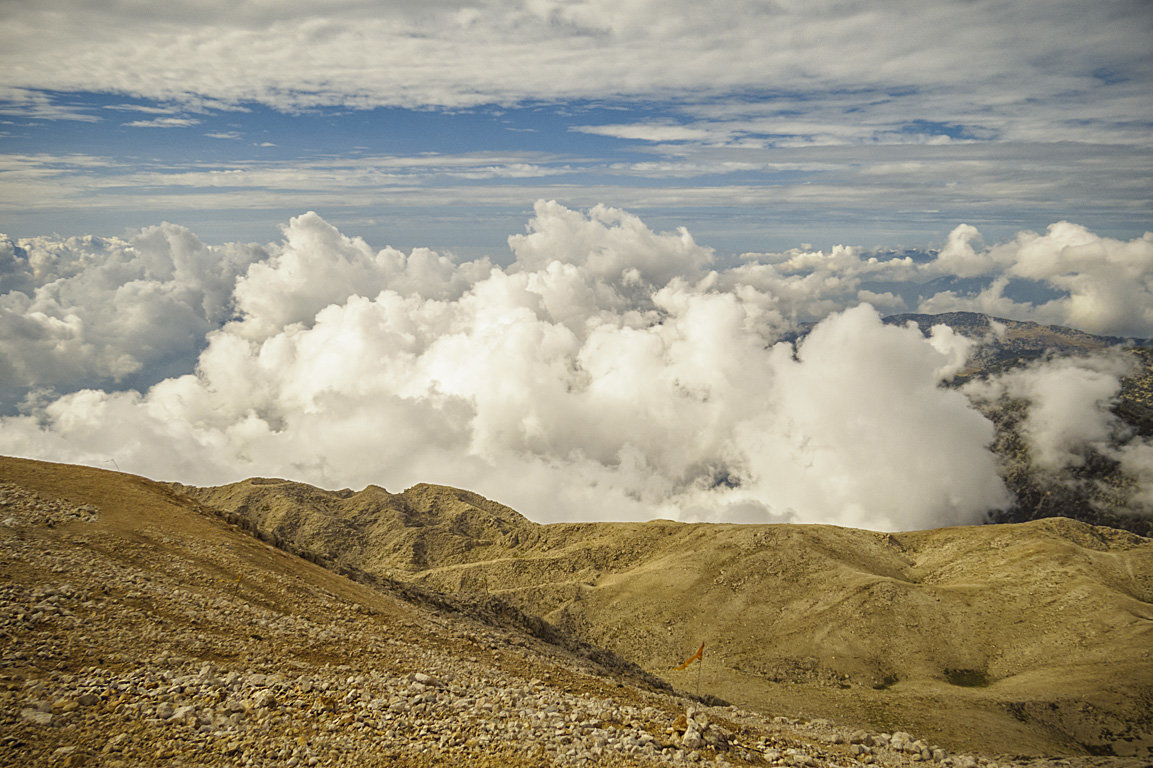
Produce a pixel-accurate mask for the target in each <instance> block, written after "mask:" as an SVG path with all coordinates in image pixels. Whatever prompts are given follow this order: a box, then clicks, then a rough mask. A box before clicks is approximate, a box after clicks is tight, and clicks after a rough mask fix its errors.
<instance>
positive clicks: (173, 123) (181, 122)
mask: <svg viewBox="0 0 1153 768" xmlns="http://www.w3.org/2000/svg"><path fill="white" fill-rule="evenodd" d="M123 125H124V126H126V127H128V128H187V127H189V126H192V125H200V121H199V120H197V119H196V118H194V117H154V118H152V119H151V120H133V121H132V122H130V123H123Z"/></svg>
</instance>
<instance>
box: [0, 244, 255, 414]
mask: <svg viewBox="0 0 1153 768" xmlns="http://www.w3.org/2000/svg"><path fill="white" fill-rule="evenodd" d="M263 257H264V252H263V251H262V250H260V249H259V248H254V247H245V246H239V245H229V246H224V247H219V248H210V247H208V246H205V245H204V244H203V243H201V242H200V240H198V239H197V238H196V236H195V235H193V234H192V233H191V232H189V231H188V230H187V229H184V228H182V227H177V226H174V225H171V224H162V225H160V226H157V227H150V228H148V229H145V230H142V231H140V232H139V233H137V234H136V235H135V236H134V237H133V238H132V239H131V240H123V239H120V238H99V237H83V238H68V239H63V240H62V239H56V238H49V237H36V238H24V239H20V240H18V241H15V242H13V241H12V240H11V239H8V238H3V239H0V290H2V291H3V293H2V294H0V359H3V360H4V363H5V364H4V365H2V366H0V392H2V397H0V403H2V404H3V406H4V407H11V405H12V398H14V397H17V398H18V397H20V396H22V393H23V392H25V391H27V390H29V389H49V390H56V391H60V392H68V391H73V390H75V389H79V388H82V387H86V386H98V385H103V384H109V383H116V382H120V383H124V382H131V383H132V384H134V385H136V386H142V385H143V386H146V385H148V384H151V383H153V382H155V381H157V380H159V379H161V378H163V377H164V376H167V375H171V373H172V372H174V371H179V370H191V368H192V365H193V364H194V362H195V359H196V355H197V352H198V351H199V350H200V349H201V348H202V347H203V345H204V336H205V334H206V333H208V332H209V331H211V330H212V329H214V328H217V327H219V326H220V325H221V324H222V323H223V322H224V321H225V320H226V319H227V318H228V316H229V313H230V312H231V305H232V298H231V297H232V292H233V289H234V284H235V280H236V277H237V275H238V274H239V273H240V272H242V271H243V270H244V269H245V268H247V266H248V264H249V263H251V262H252V261H254V260H256V259H259V258H263Z"/></svg>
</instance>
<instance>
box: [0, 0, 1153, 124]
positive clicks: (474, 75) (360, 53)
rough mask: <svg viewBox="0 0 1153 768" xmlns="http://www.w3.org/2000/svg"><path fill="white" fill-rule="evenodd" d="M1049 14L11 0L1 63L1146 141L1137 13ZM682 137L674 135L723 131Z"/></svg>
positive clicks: (456, 99)
mask: <svg viewBox="0 0 1153 768" xmlns="http://www.w3.org/2000/svg"><path fill="white" fill-rule="evenodd" d="M1046 10H1047V12H1046V13H1044V14H1037V13H1035V12H1034V11H1033V10H1032V9H1031V8H1029V7H1027V6H1025V5H1022V4H1021V3H1019V2H1015V1H1014V0H991V1H990V2H984V3H980V4H969V3H950V2H926V3H920V4H918V6H917V8H916V13H910V12H909V8H908V6H907V4H906V3H903V2H896V1H886V2H869V3H861V2H850V3H820V2H813V3H804V4H781V3H775V4H755V5H750V4H749V3H747V2H737V1H735V0H731V1H727V2H718V3H711V4H710V5H709V6H708V8H707V10H706V9H705V8H704V7H703V6H701V5H700V4H699V3H691V2H687V0H670V1H669V2H665V3H661V4H654V3H652V2H651V1H650V0H614V1H613V2H607V0H585V1H583V2H575V3H574V2H562V1H561V0H539V1H536V0H534V2H530V3H493V2H485V1H484V0H479V2H476V3H464V2H437V3H419V4H415V3H413V4H409V3H390V4H388V6H387V8H381V7H375V6H373V7H372V8H371V10H369V7H368V6H366V5H365V4H364V3H362V2H359V1H358V0H348V1H347V2H328V3H324V4H322V5H321V6H319V7H313V8H308V9H305V8H304V7H303V6H296V5H294V4H287V3H276V4H269V3H265V2H261V0H247V2H232V3H223V2H218V1H215V0H214V1H212V2H203V3H197V4H196V5H195V6H181V7H175V6H156V7H155V8H149V9H148V11H147V12H142V11H141V8H140V7H139V4H138V3H128V2H111V3H102V4H100V5H99V6H92V7H86V8H84V9H78V8H76V7H75V6H74V4H70V3H65V2H64V0H36V2H32V0H16V1H15V2H10V3H8V6H7V8H6V14H5V16H6V24H5V25H4V27H3V29H2V30H0V43H2V46H0V67H3V71H4V72H5V74H6V79H7V80H8V81H9V83H11V84H12V85H13V86H17V87H19V88H22V89H25V92H28V90H29V89H40V90H43V91H56V92H60V91H65V92H67V91H87V92H117V93H124V94H132V95H135V96H142V97H146V98H152V99H160V100H171V101H173V102H179V101H181V100H187V101H190V102H191V101H195V100H197V99H201V100H204V99H207V100H210V101H211V100H215V101H216V102H217V103H225V104H228V103H231V104H238V103H243V102H247V101H257V102H263V103H265V104H271V105H274V106H276V107H280V108H285V109H297V108H307V107H309V106H314V105H319V104H341V105H345V106H351V107H366V106H373V105H381V104H387V105H401V106H427V105H438V106H449V107H459V106H468V105H474V104H479V103H487V104H492V103H500V104H507V103H512V102H516V101H524V100H540V99H544V100H563V99H605V98H610V99H611V98H619V97H624V98H632V97H637V96H643V97H646V98H652V97H654V96H655V97H672V98H675V99H687V101H688V102H695V103H698V105H699V111H700V112H704V111H710V112H712V113H713V114H717V113H723V112H724V110H725V109H726V108H727V107H729V106H731V105H732V102H731V101H730V100H727V99H719V100H718V99H717V98H716V96H717V95H718V94H727V93H731V94H749V93H758V94H770V95H772V96H774V97H775V98H773V99H769V100H765V101H767V102H768V103H769V104H770V105H771V106H773V107H777V108H778V111H777V113H776V114H774V115H772V117H773V118H774V119H775V120H776V121H777V122H778V123H780V124H781V125H780V126H778V128H777V129H776V130H775V133H777V134H782V133H789V132H790V131H794V130H796V131H799V132H800V133H801V134H802V135H801V139H802V140H812V139H814V138H815V139H816V140H818V141H824V140H825V138H827V137H832V138H834V139H835V137H836V136H837V135H838V134H839V133H840V129H838V128H837V125H838V121H837V120H835V119H824V118H827V117H828V116H827V115H823V116H822V119H820V120H819V121H818V124H815V125H813V126H810V127H802V126H800V125H799V124H800V123H802V122H803V121H804V118H799V119H798V118H797V112H795V111H790V109H789V107H791V106H795V104H790V101H794V100H800V97H801V96H802V95H803V96H804V97H807V99H808V100H807V102H806V103H804V104H803V105H802V107H801V109H802V111H803V112H806V113H807V112H809V111H810V110H811V109H813V108H814V107H816V108H817V111H818V112H820V111H822V108H821V105H825V104H830V105H834V106H837V105H842V104H845V105H847V103H849V102H852V104H853V106H854V108H855V109H856V110H857V111H856V112H854V113H853V114H854V117H855V118H856V119H854V120H853V121H852V122H854V123H856V124H858V125H875V126H877V127H878V128H880V129H881V130H882V131H884V130H888V129H890V128H892V127H893V125H894V124H895V123H898V122H899V121H897V120H893V119H892V115H893V114H895V113H903V114H905V115H907V117H906V119H907V120H924V121H940V122H942V123H946V124H947V123H952V122H957V121H961V122H964V123H965V124H967V125H969V126H970V129H971V130H972V131H974V132H977V133H984V135H992V134H1001V135H1005V134H1006V133H1009V134H1012V138H1013V139H1014V140H1017V141H1037V140H1045V141H1058V140H1079V141H1080V140H1085V139H1086V137H1095V139H1100V138H1101V137H1103V136H1106V135H1108V136H1109V137H1111V138H1112V139H1113V140H1118V139H1120V140H1122V141H1123V142H1124V143H1139V144H1144V143H1146V138H1143V134H1144V135H1145V136H1146V137H1147V130H1146V127H1147V126H1146V123H1147V119H1148V106H1149V103H1148V93H1147V89H1146V87H1145V86H1146V85H1147V83H1148V78H1149V75H1150V64H1149V58H1148V56H1147V32H1148V24H1147V11H1146V8H1145V7H1144V5H1143V3H1141V2H1139V1H1137V2H1115V3H1108V4H1086V3H1082V2H1077V0H1054V2H1051V3H1050V4H1049V5H1048V6H1047V9H1046ZM864 41H867V43H866V42H864ZM303 50H307V51H308V55H307V56H302V55H300V52H301V51H303ZM125 51H131V56H130V57H126V55H125ZM701 94H708V97H705V98H702V97H701ZM910 105H914V106H913V109H912V110H910ZM838 108H839V107H838ZM840 114H841V115H842V116H843V115H844V114H845V112H844V109H841V110H840ZM742 117H745V118H747V117H748V116H747V115H743V116H742ZM790 118H792V122H793V123H796V124H798V125H793V126H791V125H789V124H788V123H789V122H790ZM1050 118H1052V119H1050ZM848 122H849V121H845V120H841V121H840V123H841V125H842V126H843V125H845V124H846V123H848ZM651 130H652V128H651V127H650V128H649V129H648V131H649V133H650V134H651ZM680 130H681V131H682V133H681V134H679V135H678V136H677V137H676V138H682V137H684V136H685V135H686V134H684V133H683V131H686V130H687V131H692V132H695V131H697V130H711V129H707V128H705V129H698V128H697V127H691V128H684V129H680ZM949 133H950V132H949V131H948V130H947V129H945V128H941V129H940V130H937V129H933V128H932V127H929V130H928V133H927V134H926V135H932V136H935V137H937V138H938V139H941V138H949ZM892 134H893V135H894V136H898V135H899V134H900V126H897V127H896V128H894V129H893V131H892ZM641 138H646V137H641Z"/></svg>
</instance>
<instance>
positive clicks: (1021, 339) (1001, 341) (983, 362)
mask: <svg viewBox="0 0 1153 768" xmlns="http://www.w3.org/2000/svg"><path fill="white" fill-rule="evenodd" d="M884 322H885V323H887V324H889V325H905V324H907V323H909V322H913V323H916V324H917V326H918V327H920V329H921V331H922V332H924V333H926V334H927V333H929V331H930V329H931V328H932V327H933V326H934V325H947V326H949V327H950V328H952V329H953V330H954V331H956V332H958V333H960V334H961V335H963V336H966V337H968V338H971V339H979V340H981V341H982V344H981V346H980V347H978V349H977V350H976V353H975V356H974V359H973V361H972V362H973V366H974V367H975V368H977V370H979V371H981V372H986V373H987V372H989V371H990V370H997V369H1003V368H1006V367H1012V366H1015V365H1021V364H1023V363H1027V362H1029V361H1032V360H1036V359H1039V358H1042V357H1044V356H1045V355H1053V354H1056V355H1077V354H1086V353H1089V352H1097V351H1100V350H1103V349H1107V348H1109V347H1116V346H1126V347H1148V346H1149V341H1148V340H1146V339H1130V338H1124V337H1120V336H1096V335H1094V334H1091V333H1085V332H1084V331H1078V330H1076V329H1074V328H1066V327H1064V326H1060V325H1041V324H1040V323H1032V322H1026V321H1021V320H1007V319H1005V318H1001V317H992V316H990V315H984V314H980V313H978V312H944V313H941V314H937V315H923V314H901V315H889V316H888V317H886V318H884Z"/></svg>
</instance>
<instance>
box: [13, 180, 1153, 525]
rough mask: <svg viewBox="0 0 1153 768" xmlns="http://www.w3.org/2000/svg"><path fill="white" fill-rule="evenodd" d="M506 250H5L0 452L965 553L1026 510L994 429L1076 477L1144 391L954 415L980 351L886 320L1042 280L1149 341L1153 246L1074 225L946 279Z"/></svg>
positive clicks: (653, 244)
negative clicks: (437, 486)
mask: <svg viewBox="0 0 1153 768" xmlns="http://www.w3.org/2000/svg"><path fill="white" fill-rule="evenodd" d="M508 244H509V249H510V252H511V256H512V260H511V262H509V263H508V264H507V266H500V265H498V264H496V263H494V262H493V261H491V260H489V259H479V260H472V261H457V260H455V259H453V258H451V257H449V256H447V255H444V254H439V253H437V252H435V251H431V250H429V249H424V248H417V249H413V250H412V251H410V252H407V253H406V252H403V251H400V250H397V249H394V248H387V247H386V248H382V249H376V248H373V247H371V246H369V245H368V243H367V242H365V241H364V240H362V239H360V238H355V237H349V236H347V235H344V234H342V233H341V232H340V231H339V230H338V229H336V228H335V227H333V226H332V225H331V224H329V223H328V222H326V221H324V220H323V219H322V218H321V217H320V216H318V215H316V214H314V213H309V214H305V215H302V216H299V217H296V218H294V219H293V220H292V221H290V222H289V223H288V224H287V225H286V226H285V228H284V231H283V236H282V238H281V239H280V240H279V241H278V242H274V243H270V244H268V245H264V246H246V245H240V244H229V245H223V246H210V245H206V244H204V243H203V242H201V241H200V240H199V238H197V237H196V236H195V235H194V234H193V233H192V232H190V231H189V230H187V229H184V228H181V227H177V226H174V225H163V226H159V227H152V228H148V229H146V230H143V231H140V232H138V233H135V234H134V235H133V236H132V237H131V238H130V239H107V238H104V239H101V238H91V237H90V238H72V239H61V238H35V239H26V240H21V241H19V242H12V241H8V242H6V244H5V248H4V249H3V250H2V252H0V253H2V257H0V264H2V265H3V270H4V271H3V272H2V273H0V280H2V282H0V287H2V288H3V291H4V293H3V295H2V296H0V309H2V310H3V313H2V314H0V322H2V324H3V325H2V328H3V333H0V339H3V343H2V344H0V355H2V356H3V357H4V359H5V361H6V362H7V363H8V365H6V366H5V368H4V370H5V371H6V376H7V380H6V381H5V382H4V386H3V390H4V391H5V392H7V393H9V400H8V401H7V402H6V403H5V405H6V407H7V409H8V410H7V413H8V415H7V416H5V417H3V419H2V421H0V426H2V429H0V451H3V452H6V453H15V454H20V455H32V456H39V457H44V458H53V459H57V460H63V461H77V462H85V463H92V464H101V463H105V462H110V461H111V460H112V459H114V460H115V462H116V464H117V465H118V466H120V467H122V468H124V469H127V470H130V471H135V472H140V473H143V474H148V475H152V476H156V477H163V478H175V479H180V480H184V481H189V482H198V483H217V482H226V481H230V480H235V479H239V478H241V477H244V476H249V475H289V476H292V477H295V478H297V479H301V480H306V481H310V482H314V483H318V484H321V485H325V486H328V487H341V486H361V485H364V484H366V483H369V482H376V483H382V484H385V485H387V486H389V487H404V486H407V485H410V484H412V483H414V482H418V481H432V482H443V483H448V484H452V485H457V486H463V487H468V488H472V489H475V490H478V491H479V492H481V493H484V494H486V495H489V496H492V497H494V498H497V499H500V500H502V501H504V502H506V503H510V504H512V505H513V506H515V507H516V508H518V509H520V510H522V511H523V512H525V513H526V514H528V515H529V516H530V517H533V518H534V519H537V520H589V519H618V520H619V519H644V518H650V517H653V516H665V517H672V518H677V519H683V520H728V521H746V522H748V521H770V520H780V521H783V520H791V521H806V522H830V523H838V524H843V525H855V526H866V527H872V528H882V529H894V528H899V529H907V528H919V527H929V526H936V525H947V524H959V523H967V522H975V521H978V520H980V519H981V517H982V515H983V514H984V513H985V512H986V511H987V510H989V509H991V508H997V507H1003V506H1004V505H1006V504H1008V503H1009V501H1010V499H1009V496H1008V492H1007V491H1006V489H1005V486H1004V485H1003V484H1002V481H1001V480H1000V478H999V477H998V474H997V462H996V460H995V457H994V456H993V454H992V453H991V452H990V450H989V448H988V445H989V443H990V441H991V439H992V436H993V427H992V424H991V423H990V422H989V421H987V420H986V419H985V418H984V417H983V416H982V415H981V414H980V413H979V412H978V410H977V409H976V408H975V405H974V404H975V403H978V402H980V401H981V400H982V399H988V398H990V397H995V396H998V394H1001V393H1008V394H1010V395H1012V396H1015V397H1023V398H1026V399H1028V400H1030V401H1031V402H1033V403H1034V410H1033V411H1032V412H1031V415H1030V418H1029V420H1028V421H1027V424H1026V430H1025V431H1026V435H1027V437H1028V438H1029V439H1030V440H1033V441H1034V443H1035V445H1036V451H1037V455H1038V457H1039V459H1038V461H1039V462H1041V464H1042V465H1044V466H1042V469H1052V468H1054V467H1060V466H1065V465H1067V464H1068V463H1069V462H1070V461H1073V460H1074V458H1071V457H1075V456H1076V454H1077V452H1078V451H1079V450H1082V449H1083V448H1084V447H1085V446H1087V445H1097V444H1104V443H1106V442H1108V441H1109V440H1110V439H1111V435H1112V433H1111V430H1112V427H1111V425H1110V423H1109V421H1108V420H1109V419H1110V418H1111V415H1110V414H1109V413H1108V411H1107V408H1105V404H1107V402H1108V400H1109V398H1110V397H1111V396H1112V395H1113V394H1114V393H1115V391H1116V387H1117V386H1118V383H1117V382H1118V377H1119V376H1120V375H1122V374H1123V373H1124V372H1125V371H1126V370H1127V363H1125V362H1124V360H1123V359H1121V358H1116V359H1109V360H1101V361H1097V362H1093V361H1089V362H1080V363H1052V364H1047V365H1046V366H1038V367H1036V368H1034V369H1030V371H1027V372H1023V373H1020V374H1013V375H1011V376H1007V377H1005V378H1003V379H1000V380H996V381H995V382H993V383H990V384H989V385H988V387H987V388H986V390H984V391H978V390H976V389H972V390H970V391H967V392H962V391H958V390H955V389H949V388H945V387H942V386H940V385H941V383H942V382H943V381H944V380H946V379H947V378H948V377H950V376H951V375H952V374H953V373H955V372H956V371H958V370H959V369H960V368H961V367H962V366H963V364H964V361H965V360H966V358H967V356H968V355H969V354H970V353H971V352H972V351H973V344H974V342H972V341H970V340H967V339H964V338H961V337H959V336H957V335H955V334H953V333H952V332H951V331H949V330H948V329H945V328H938V329H935V330H934V331H933V333H932V335H931V336H929V337H924V336H922V334H921V333H920V332H919V331H918V330H916V329H915V328H911V327H899V326H891V325H885V324H883V323H882V322H881V319H880V314H881V312H882V311H902V310H918V309H924V308H926V307H927V306H930V305H932V304H934V303H940V302H942V301H946V300H947V301H949V302H951V304H952V308H969V309H984V308H988V303H989V301H991V300H993V299H991V298H990V297H994V298H997V297H999V298H1001V299H1004V292H1005V285H1006V283H1007V281H1010V280H1016V281H1030V282H1032V283H1034V284H1035V285H1037V286H1039V287H1044V288H1045V289H1047V291H1048V294H1047V298H1044V299H1038V300H1037V301H1035V302H1027V301H1024V300H1021V299H1017V300H1013V301H1011V302H1008V303H1005V304H1004V305H1002V306H1000V308H1001V309H1004V310H1005V312H1006V313H1007V314H1009V315H1011V316H1014V317H1017V318H1020V319H1037V320H1043V321H1062V322H1065V323H1076V322H1078V321H1080V320H1084V319H1085V318H1089V319H1090V322H1091V323H1092V324H1091V325H1086V324H1085V323H1082V326H1083V327H1086V328H1087V329H1089V330H1094V331H1098V332H1106V333H1142V334H1145V335H1153V315H1150V313H1149V312H1148V308H1149V307H1151V306H1153V281H1151V280H1150V276H1151V275H1153V235H1146V236H1145V237H1143V238H1138V239H1135V240H1130V241H1120V240H1113V239H1110V238H1105V237H1101V236H1098V235H1096V234H1094V233H1092V232H1091V231H1089V230H1087V229H1085V228H1084V227H1080V226H1077V225H1074V224H1069V223H1060V224H1057V225H1054V226H1053V227H1051V228H1049V229H1048V230H1047V231H1046V232H1044V233H1032V232H1022V233H1019V234H1018V235H1017V236H1016V237H1014V238H1012V239H1011V240H1008V241H1004V242H999V243H995V244H992V245H986V244H985V243H984V242H983V241H982V239H981V236H980V233H979V232H978V231H976V230H975V229H974V228H972V227H959V228H957V229H956V230H955V231H954V232H953V233H952V235H951V236H950V238H949V240H948V242H947V244H946V245H945V247H944V248H943V249H941V251H940V253H939V254H937V255H936V256H935V257H932V258H916V259H914V258H912V257H910V256H901V255H892V254H878V253H874V252H870V251H866V250H863V249H860V248H855V247H844V246H842V247H838V248H835V249H831V250H829V251H816V250H806V249H794V250H791V251H787V252H780V253H762V254H747V255H746V256H745V257H744V258H743V260H742V261H741V263H740V264H738V265H736V266H731V267H725V266H723V265H721V264H719V263H718V261H717V257H716V254H715V252H714V251H713V250H712V249H711V248H709V247H707V246H705V245H703V244H701V243H699V242H697V240H696V239H695V238H694V237H693V235H692V234H691V233H690V232H689V231H688V230H687V229H684V228H681V229H678V230H675V231H669V232H657V231H654V230H653V229H651V228H650V227H648V226H647V225H646V224H645V223H644V222H643V221H642V220H641V219H639V218H638V217H636V216H633V215H631V214H629V213H627V212H625V211H622V210H619V209H614V208H608V207H605V206H597V207H594V208H593V209H591V210H589V211H587V212H580V211H576V210H572V209H570V208H567V207H565V206H562V205H559V204H557V203H554V202H545V201H541V202H538V203H537V204H536V206H535V209H534V215H533V217H532V219H531V220H530V221H529V222H528V224H527V226H526V227H525V228H524V231H523V233H522V234H514V235H512V236H510V237H509V238H508ZM950 279H957V280H970V281H971V280H974V279H979V280H980V281H981V282H982V284H984V285H986V288H985V289H983V290H981V291H977V292H974V291H970V292H968V293H963V292H959V291H956V290H950V289H949V288H948V287H947V285H946V284H947V281H948V280H950ZM1117 301H1122V302H1125V303H1124V304H1123V306H1122V307H1120V309H1119V311H1117V312H1112V313H1111V312H1109V311H1107V310H1108V308H1109V307H1110V306H1112V304H1113V303H1115V302H1117ZM1094 304H1097V305H1099V306H1098V307H1097V310H1096V311H1089V312H1087V311H1086V310H1087V309H1091V308H1092V306H1093V305H1094ZM802 322H815V323H816V326H815V327H814V328H813V330H812V331H811V332H810V333H809V334H808V335H807V336H806V337H805V338H804V339H803V340H802V341H800V342H797V343H795V344H794V343H790V342H787V341H781V338H782V336H783V335H784V334H786V333H788V332H790V331H794V330H796V329H797V328H798V327H799V324H800V323H802ZM718 340H724V343H718ZM993 388H999V389H998V390H997V391H995V392H994V391H993ZM13 395H15V396H16V397H15V399H13V398H12V396H13ZM1069 401H1074V402H1078V403H1082V404H1083V407H1078V408H1068V407H1065V405H1064V404H1066V403H1067V402H1069ZM1034 425H1035V426H1034ZM943 436H947V437H943ZM1125 438H1126V439H1125V441H1123V442H1122V443H1116V441H1114V442H1110V443H1109V445H1107V446H1106V447H1107V448H1108V450H1110V451H1112V452H1114V453H1115V454H1116V455H1117V456H1118V460H1119V461H1121V462H1122V464H1123V466H1124V467H1125V471H1127V472H1128V473H1129V474H1130V475H1131V476H1132V477H1133V478H1134V482H1133V489H1134V497H1135V499H1137V502H1138V503H1140V499H1142V498H1144V497H1147V496H1149V494H1150V491H1151V490H1153V489H1151V488H1150V487H1149V481H1150V478H1153V467H1151V466H1150V463H1149V461H1148V459H1149V457H1150V452H1151V450H1153V448H1151V446H1150V445H1149V444H1148V443H1147V442H1145V441H1143V440H1142V439H1140V438H1137V437H1133V436H1131V435H1126V436H1125Z"/></svg>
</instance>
